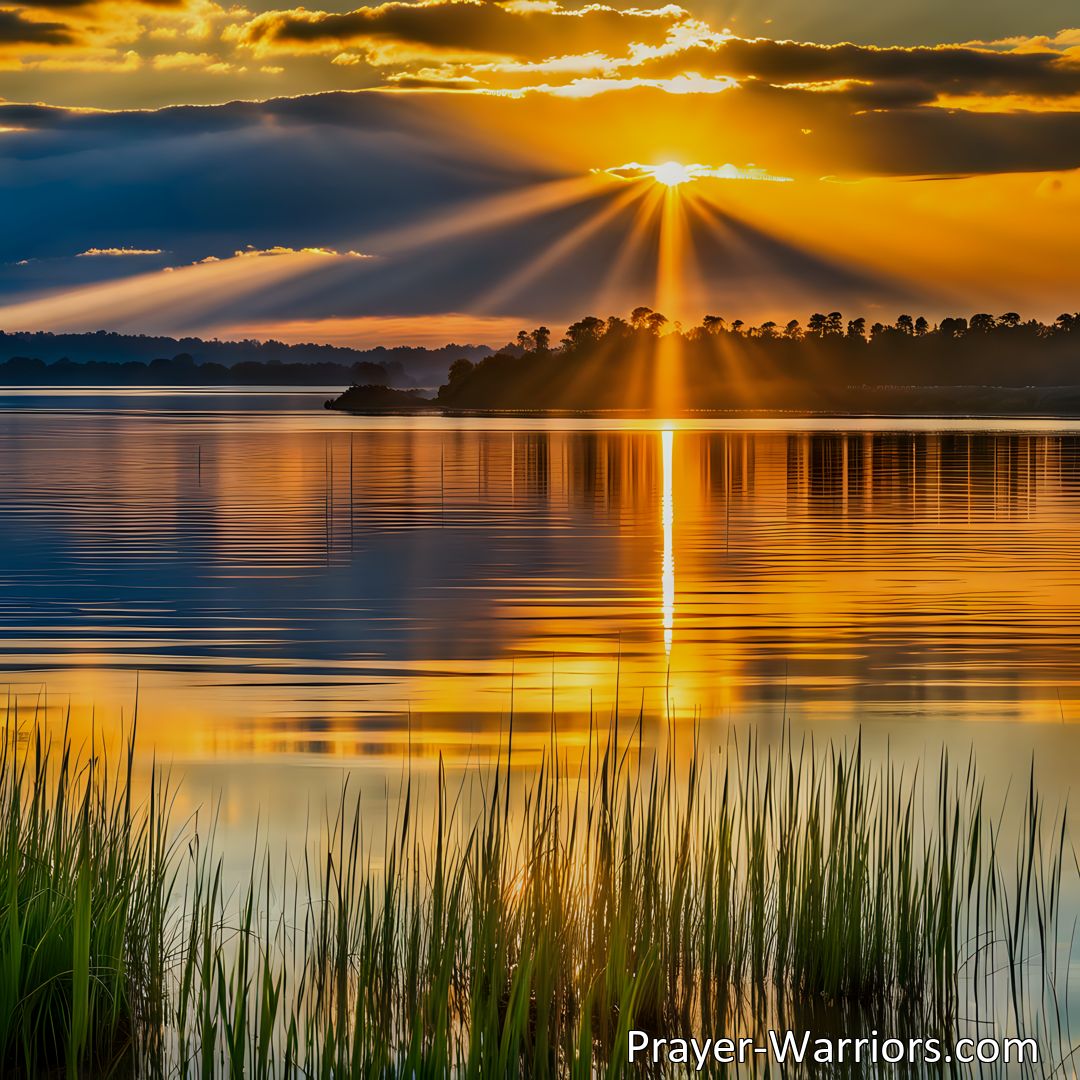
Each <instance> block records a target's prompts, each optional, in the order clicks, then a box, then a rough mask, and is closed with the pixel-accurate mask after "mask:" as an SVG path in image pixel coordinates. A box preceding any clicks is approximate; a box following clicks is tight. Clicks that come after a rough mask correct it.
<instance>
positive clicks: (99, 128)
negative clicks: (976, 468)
mask: <svg viewBox="0 0 1080 1080" xmlns="http://www.w3.org/2000/svg"><path fill="white" fill-rule="evenodd" d="M671 163H675V164H674V165H672V164H671ZM664 181H668V182H664ZM1078 211H1080V11H1078V10H1077V6H1076V4H1075V0H1033V2H1030V3H1027V4H1020V3H1017V2H1015V0H1012V2H1004V0H954V2H951V3H949V4H940V3H930V2H924V0H913V2H906V3H897V4H892V5H870V4H866V3H865V2H858V3H856V2H854V0H819V2H816V3H814V4H806V3H805V2H800V3H796V2H795V0H776V2H774V3H760V2H750V0H743V2H733V3H727V4H725V3H718V2H715V0H708V2H700V3H695V4H685V5H676V4H665V5H653V6H649V5H647V4H642V5H641V6H629V5H615V4H612V5H604V4H591V5H577V6H574V5H571V4H564V3H561V2H558V0H505V2H500V3H496V2H491V0H419V2H409V3H398V2H392V3H385V4H378V5H371V6H366V7H359V8H351V7H350V6H349V5H348V4H343V5H340V6H338V7H328V8H326V9H321V8H313V9H305V8H292V9H284V8H279V7H275V6H273V4H272V3H268V2H265V0H264V2H262V3H255V4H251V5H250V6H242V5H239V4H236V5H233V4H228V3H225V4H219V3H217V2H215V0H87V2H81V0H43V2H41V3H36V4H25V5H17V4H4V2H3V0H0V328H2V329H5V330H15V329H54V330H72V329H75V330H95V329H115V330H129V331H140V330H142V331H147V332H155V333H201V334H217V335H219V336H222V337H226V336H228V337H235V336H245V337H278V338H282V339H285V340H305V341H306V340H319V341H333V342H335V343H339V344H345V343H348V344H358V345H370V344H376V343H387V344H399V343H405V344H442V343H444V342H446V341H450V340H453V341H458V342H465V341H475V342H486V343H489V344H494V345H498V344H501V343H503V342H505V341H506V340H509V339H510V338H511V337H513V335H514V333H516V330H517V329H518V328H520V327H531V326H534V325H538V324H541V323H544V324H547V325H550V326H552V327H553V328H554V329H555V330H556V335H557V334H558V332H559V331H560V330H561V328H562V327H564V326H565V325H566V323H567V322H569V321H571V320H572V319H575V318H578V317H580V316H582V315H585V314H597V315H600V316H606V315H608V314H611V313H613V312H617V313H625V312H626V311H628V310H629V309H630V308H632V307H634V306H637V305H638V304H643V303H644V304H648V305H650V306H654V307H658V308H659V309H660V310H662V311H664V313H665V314H667V315H668V316H669V317H670V318H672V319H674V320H679V321H681V322H682V323H683V324H684V325H685V324H687V323H692V322H694V321H696V320H698V319H700V318H701V317H702V315H704V314H705V313H713V314H721V315H723V316H724V317H726V318H727V319H729V320H731V319H735V318H741V319H743V320H744V321H746V322H747V323H755V322H760V321H764V320H766V319H772V320H775V321H781V320H782V321H784V322H786V321H787V319H789V318H792V317H796V318H800V319H805V318H806V316H807V314H808V313H809V312H810V311H813V310H826V311H828V310H833V309H839V310H842V311H843V312H844V313H845V315H848V316H852V317H853V316H855V315H863V316H866V317H868V318H869V319H871V320H878V319H880V320H883V321H889V320H891V319H893V318H895V316H896V315H897V314H898V313H900V312H901V311H903V312H911V313H914V314H920V313H922V314H926V315H927V316H928V317H930V318H931V319H936V318H940V317H942V316H944V315H947V314H971V313H973V312H974V311H982V310H987V311H990V312H992V313H1000V312H1002V311H1006V310H1015V311H1019V312H1021V313H1023V314H1025V315H1028V314H1030V315H1033V316H1036V317H1040V318H1044V319H1053V318H1054V317H1055V316H1056V315H1057V314H1058V313H1059V312H1061V311H1066V310H1067V311H1075V310H1076V309H1077V308H1080V272H1078V270H1077V268H1076V267H1077V263H1078V260H1077V259H1076V255H1075V252H1076V250H1077V249H1078V247H1080V213H1078Z"/></svg>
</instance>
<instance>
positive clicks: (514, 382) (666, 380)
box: [438, 307, 1080, 408]
mask: <svg viewBox="0 0 1080 1080" xmlns="http://www.w3.org/2000/svg"><path fill="white" fill-rule="evenodd" d="M1027 386H1036V387H1059V386H1072V387H1075V386H1080V312H1077V313H1065V314H1062V315H1060V316H1058V318H1056V319H1055V320H1054V321H1053V322H1051V323H1043V322H1040V321H1039V320H1037V319H1024V318H1023V317H1022V316H1021V315H1020V314H1018V313H1017V312H1012V311H1009V312H1005V313H1004V314H1001V315H991V314H988V313H977V314H974V315H972V316H970V317H950V318H945V319H941V320H940V321H939V322H936V323H932V322H931V321H930V320H929V319H927V318H926V317H924V316H921V315H919V316H914V315H910V314H901V315H899V316H898V317H897V318H896V319H895V320H894V321H892V322H883V321H876V320H874V321H871V320H868V319H866V318H865V317H861V316H860V317H856V318H850V319H845V317H844V316H843V314H842V313H841V312H839V311H830V312H815V313H813V314H812V315H810V317H809V318H808V319H807V320H806V322H805V324H804V323H801V322H800V321H799V320H797V319H791V320H790V321H788V322H786V323H783V324H781V323H778V322H773V321H767V322H763V323H761V324H760V325H749V324H747V323H744V322H743V321H742V320H740V319H733V320H730V321H729V320H727V319H726V318H724V317H723V316H721V315H714V314H710V315H706V316H705V317H704V318H703V319H702V320H701V322H700V323H699V324H697V325H696V326H692V327H689V328H685V327H682V326H680V325H679V324H677V323H672V322H671V321H670V320H669V319H668V318H667V317H666V316H664V315H663V314H662V313H661V312H658V311H654V310H653V309H652V308H648V307H638V308H635V309H634V310H633V311H632V312H631V313H630V314H629V316H628V317H626V318H624V317H621V316H618V315H613V316H610V317H608V318H606V319H601V318H598V317H596V316H592V315H590V316H586V317H585V318H582V319H579V320H577V321H576V322H574V323H571V324H570V325H569V326H568V327H567V329H566V331H565V334H564V335H563V336H562V338H561V340H560V341H559V342H558V343H557V344H556V343H555V342H554V341H553V334H552V331H551V330H550V329H549V328H548V327H546V326H540V327H537V328H536V329H534V330H531V331H527V330H522V331H521V332H520V333H519V334H518V335H517V338H516V339H515V341H513V342H512V343H510V344H509V345H507V346H506V347H504V348H503V349H502V350H500V351H499V353H497V354H496V355H494V356H491V357H488V358H486V359H484V360H481V361H480V362H479V363H474V362H473V361H471V360H469V359H467V358H464V357H463V358H460V359H458V360H456V361H455V362H454V364H453V365H452V366H451V368H450V371H449V377H448V379H447V382H446V384H445V385H444V386H443V387H442V388H441V389H440V392H439V398H438V400H439V402H440V404H444V405H448V406H452V407H464V408H517V407H526V406H530V407H537V408H649V407H652V406H654V405H656V403H657V401H658V399H661V398H663V397H664V396H665V395H667V396H668V397H670V398H678V399H679V400H678V402H677V403H678V404H679V405H681V406H683V407H690V408H693V407H701V408H726V407H732V406H734V407H758V406H760V407H778V406H781V407H797V408H816V407H822V408H827V407H835V406H837V405H838V404H844V403H845V402H847V401H849V400H850V399H852V398H853V397H858V395H859V393H860V392H864V391H866V390H867V389H870V388H879V389H881V388H886V387H924V388H925V387H1027ZM863 396H865V393H864V395H863Z"/></svg>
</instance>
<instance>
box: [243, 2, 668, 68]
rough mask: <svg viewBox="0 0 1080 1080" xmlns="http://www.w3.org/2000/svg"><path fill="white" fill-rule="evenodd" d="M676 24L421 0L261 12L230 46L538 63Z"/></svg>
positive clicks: (653, 34)
mask: <svg viewBox="0 0 1080 1080" xmlns="http://www.w3.org/2000/svg"><path fill="white" fill-rule="evenodd" d="M684 17H685V15H684V13H683V12H681V11H680V10H679V9H678V8H662V9H656V10H655V11H641V12H638V11H636V10H634V11H619V10H616V9H613V8H608V7H600V6H595V7H589V8H584V9H581V10H580V11H574V10H569V11H568V10H562V9H560V10H539V11H522V10H519V9H512V8H507V7H503V6H502V5H500V4H496V3H491V2H489V0H428V2H425V3H396V2H392V3H386V4H379V5H377V6H373V7H364V8H357V9H356V10H355V11H350V12H346V13H344V14H326V13H321V12H305V11H303V10H298V11H272V12H266V13H264V14H262V15H258V16H256V17H255V18H254V19H252V20H251V21H250V22H248V23H247V24H246V25H244V26H243V27H242V28H241V30H240V31H239V34H238V37H237V40H238V41H239V42H241V43H242V44H245V45H251V46H263V47H266V46H278V47H284V48H289V47H300V48H303V47H326V46H332V47H340V48H347V47H349V46H361V47H362V46H365V45H368V46H370V45H372V44H376V43H400V44H403V45H411V46H423V47H426V48H429V49H439V50H447V51H455V50H456V51H460V52H478V53H492V54H495V55H505V56H517V57H529V58H534V59H544V58H546V57H549V56H558V55H565V54H567V53H575V52H579V51H592V50H595V49H602V50H606V51H612V50H614V51H615V52H620V51H622V50H625V49H626V48H627V46H628V45H629V44H630V43H631V42H640V41H644V42H649V43H658V42H660V41H662V40H663V39H664V37H665V35H666V33H667V30H668V29H669V28H670V27H671V26H674V25H675V24H676V23H677V22H679V21H681V20H682V19H683V18H684Z"/></svg>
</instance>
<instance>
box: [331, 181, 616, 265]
mask: <svg viewBox="0 0 1080 1080" xmlns="http://www.w3.org/2000/svg"><path fill="white" fill-rule="evenodd" d="M602 186H606V185H605V181H604V179H602V178H600V177H598V176H595V175H593V174H591V173H587V174H585V175H583V176H570V177H563V178H561V179H559V180H550V181H545V182H544V183H540V184H530V185H529V186H527V187H523V188H517V189H515V190H513V191H508V192H504V193H502V194H500V195H487V196H483V197H481V198H478V199H470V200H469V201H468V202H466V203H463V204H460V205H457V206H450V207H446V208H444V209H442V210H440V211H439V212H438V213H436V214H431V215H429V216H427V217H424V218H421V219H420V220H419V221H412V222H409V223H408V224H405V225H401V226H396V227H392V228H388V229H383V230H380V231H378V232H372V233H368V234H366V235H364V236H360V237H356V238H354V239H353V240H352V241H350V245H351V246H353V247H356V248H359V249H360V250H363V251H368V252H374V253H376V254H382V253H384V252H385V253H387V254H390V255H401V254H404V253H405V252H409V251H413V250H415V249H416V248H424V247H428V246H431V245H434V244H440V243H445V242H446V241H448V240H456V239H457V238H458V237H461V236H465V235H468V234H470V233H477V232H480V231H485V232H486V231H490V230H492V229H496V228H498V227H500V226H504V225H512V224H515V223H518V222H522V221H526V220H528V219H529V218H533V217H537V216H539V215H540V214H545V213H550V212H552V211H554V210H561V209H563V208H564V207H567V206H572V205H573V204H574V203H578V202H582V201H584V200H585V199H587V198H589V197H590V196H592V195H595V194H596V192H597V190H599V189H600V188H601V187H602Z"/></svg>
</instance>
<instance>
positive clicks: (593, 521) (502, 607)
mask: <svg viewBox="0 0 1080 1080" xmlns="http://www.w3.org/2000/svg"><path fill="white" fill-rule="evenodd" d="M331 393H332V391H330V390H327V391H325V392H308V391H299V392H297V391H282V392H264V391H258V392H251V393H234V392H232V391H212V392H198V391H186V390H185V391H177V392H175V393H173V392H168V391H161V390H157V389H155V390H153V391H146V392H139V391H120V392H110V391H102V390H99V389H95V390H93V391H86V392H79V391H70V392H65V391H62V392H56V391H49V392H35V391H33V390H25V391H6V392H4V393H3V395H2V396H0V535H2V537H3V550H4V556H3V560H2V568H0V583H2V588H0V662H2V664H3V682H4V683H5V684H6V686H7V687H8V688H10V694H11V695H12V698H13V700H14V699H17V700H18V703H19V706H20V711H21V714H22V715H23V716H24V717H25V716H26V715H28V714H29V713H31V712H32V711H34V710H38V711H39V713H40V711H42V710H46V709H47V713H48V717H49V720H50V722H51V723H54V724H60V723H61V722H62V721H63V719H64V717H65V715H66V714H67V712H68V710H69V709H70V716H71V722H72V724H73V725H74V727H75V729H76V730H77V731H88V730H89V727H90V724H91V723H93V724H94V725H95V726H96V727H97V728H99V729H103V730H106V731H116V730H119V727H120V724H121V722H130V719H131V716H132V712H133V709H134V705H135V701H136V687H138V707H139V732H140V733H139V746H140V751H141V760H143V761H144V762H148V761H149V760H150V759H151V756H153V757H156V760H157V761H158V762H165V763H168V764H169V765H170V766H171V768H172V770H173V774H174V775H176V776H178V777H179V778H180V779H181V784H182V791H183V797H182V801H183V803H184V805H189V806H191V807H194V806H197V805H200V804H203V803H205V802H206V801H207V800H218V802H219V804H220V807H221V812H222V819H223V821H224V823H225V825H226V826H227V827H226V829H225V833H226V835H227V836H228V835H231V836H233V837H234V838H237V840H236V842H237V843H238V844H239V846H240V848H241V849H242V848H243V843H241V842H240V840H239V838H240V837H246V836H249V834H250V830H251V829H253V828H255V826H256V823H258V824H259V827H260V828H263V829H267V828H268V829H270V831H271V833H273V831H274V830H275V829H278V830H281V831H282V832H283V834H285V835H292V834H293V833H295V832H296V831H297V830H300V829H302V828H303V827H304V823H305V820H306V815H307V814H308V813H309V812H310V811H311V808H312V807H317V806H319V805H321V801H322V800H323V799H324V798H325V797H326V795H327V793H328V792H329V793H332V792H334V791H336V790H338V789H339V788H340V785H341V783H342V777H343V772H349V773H355V774H356V775H357V776H358V777H359V780H360V783H361V786H362V787H364V788H365V793H369V794H370V798H371V800H372V802H373V805H374V804H377V803H378V802H379V800H380V799H385V792H386V791H388V790H390V787H391V785H392V784H394V783H396V778H398V777H400V774H401V771H402V768H403V762H404V761H405V760H406V758H408V759H409V760H410V762H411V767H412V768H415V769H417V770H418V771H420V772H422V771H423V770H425V769H427V768H432V767H433V766H434V765H435V764H436V763H437V762H438V760H439V759H440V757H441V758H442V760H443V762H444V764H445V765H446V766H447V767H448V768H451V769H463V768H467V767H468V766H469V765H470V763H475V762H478V761H485V760H490V759H491V757H492V755H494V754H495V753H496V752H497V749H498V747H499V745H500V741H501V740H502V739H504V738H505V735H506V731H507V725H508V719H509V716H510V712H511V707H512V709H513V715H514V723H515V732H514V763H515V766H522V767H527V766H528V765H529V764H530V763H535V762H536V761H538V760H539V757H540V754H541V753H542V752H543V749H544V747H545V746H547V745H548V744H549V740H550V737H551V731H552V727H553V725H554V726H555V728H557V731H558V737H559V739H560V740H561V742H562V745H564V746H568V747H574V746H579V747H580V746H581V745H583V743H584V740H585V732H586V731H587V728H588V724H589V721H590V715H591V716H592V717H593V718H594V720H595V719H596V718H602V722H603V723H605V724H606V723H607V720H608V718H609V717H610V716H611V713H612V709H613V706H614V703H615V701H616V697H618V702H619V710H620V715H622V716H624V717H625V718H626V721H625V722H626V724H627V725H628V726H630V725H632V724H633V723H636V721H637V718H638V716H639V715H640V716H641V717H642V728H643V737H644V738H645V739H647V740H651V741H656V740H657V739H660V738H663V737H664V733H665V732H666V731H667V730H668V727H669V724H670V726H671V727H672V728H673V729H674V730H677V731H685V732H687V733H689V732H691V731H692V730H693V728H694V725H695V723H696V722H698V721H700V724H701V736H700V737H701V739H702V740H703V742H704V743H705V745H706V746H711V745H712V744H714V743H715V744H717V745H722V744H723V742H724V740H725V739H727V738H728V737H730V733H731V732H732V731H736V732H737V731H745V730H753V731H755V732H758V733H760V734H761V735H762V736H763V737H766V738H775V737H776V736H778V735H779V733H781V732H782V731H783V730H784V727H785V722H786V723H787V724H789V725H790V727H791V730H792V731H793V732H795V733H798V734H800V735H806V734H808V735H812V736H813V737H814V738H815V740H821V741H827V740H828V739H837V740H843V739H851V738H853V737H855V735H856V734H857V733H858V732H860V731H861V732H862V736H863V738H864V740H866V741H867V742H868V743H869V744H871V745H872V746H874V747H876V748H878V749H881V750H884V748H885V747H886V745H888V748H889V752H890V753H891V754H892V755H893V756H894V757H899V758H900V759H902V760H906V759H910V760H911V761H912V762H913V763H915V762H917V761H921V760H922V759H923V758H924V757H929V758H930V759H932V760H934V761H936V759H937V755H938V753H939V752H940V750H941V748H942V747H943V746H946V747H950V748H952V749H953V751H954V753H956V754H959V755H965V756H966V754H967V752H968V750H969V749H970V747H971V746H972V745H974V747H975V749H976V751H977V754H978V757H979V760H980V763H981V764H982V766H983V768H984V770H985V771H986V773H987V774H988V776H989V777H990V778H991V781H992V782H993V783H994V784H995V785H996V784H997V783H998V782H999V781H1000V784H1001V785H1006V784H1007V783H1008V781H1009V778H1010V777H1011V776H1012V774H1013V772H1014V771H1015V772H1017V774H1018V775H1020V776H1021V779H1023V780H1024V781H1025V782H1026V772H1027V765H1028V762H1029V760H1030V759H1031V758H1032V757H1033V756H1034V757H1035V759H1036V761H1037V766H1038V770H1039V776H1040V778H1041V782H1042V784H1043V787H1044V791H1045V792H1046V793H1047V795H1048V796H1049V797H1050V799H1051V802H1052V803H1055V802H1056V801H1057V800H1058V799H1059V798H1062V797H1063V796H1064V794H1065V792H1066V790H1067V788H1068V786H1069V784H1070V782H1071V777H1072V772H1073V769H1072V762H1073V761H1075V754H1076V751H1077V749H1078V745H1080V744H1078V740H1077V736H1076V731H1077V727H1076V725H1075V721H1076V719H1077V718H1080V684H1078V676H1080V619H1078V615H1080V424H1076V423H1070V422H1064V421H1031V420H1025V421H1023V422H1010V421H1000V422H995V421H987V420H978V421H940V420H932V421H925V420H911V421H902V422H896V421H883V420H874V421H854V420H842V421H832V420H816V419H815V420H806V419H780V420H776V419H773V420H760V421H755V420H745V419H740V420H713V419H701V420H680V421H673V422H671V423H670V424H666V423H662V422H653V421H648V422H646V421H625V420H614V419H582V420H575V419H552V420H538V419H529V420H517V419H508V418H500V419H464V418H456V419H443V418H439V417H429V416H428V417H415V418H413V417H377V418H364V417H351V416H346V415H340V414H338V413H334V412H327V411H325V410H323V409H322V408H321V404H322V401H323V400H324V399H325V398H326V397H328V396H330V395H331ZM230 828H231V829H232V832H231V833H230V832H229V829H230Z"/></svg>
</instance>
